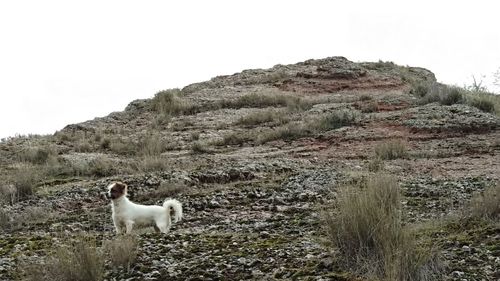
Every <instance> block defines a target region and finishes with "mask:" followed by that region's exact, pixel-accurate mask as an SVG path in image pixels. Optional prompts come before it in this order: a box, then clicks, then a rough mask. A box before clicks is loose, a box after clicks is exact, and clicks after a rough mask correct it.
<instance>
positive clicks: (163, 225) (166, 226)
mask: <svg viewBox="0 0 500 281" xmlns="http://www.w3.org/2000/svg"><path fill="white" fill-rule="evenodd" d="M156 226H157V227H158V228H159V229H160V231H161V232H162V233H168V231H169V230H170V221H169V220H167V221H156Z"/></svg>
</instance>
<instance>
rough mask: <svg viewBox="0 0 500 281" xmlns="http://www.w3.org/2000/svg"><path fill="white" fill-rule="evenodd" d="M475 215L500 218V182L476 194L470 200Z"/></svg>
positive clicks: (471, 212)
mask: <svg viewBox="0 0 500 281" xmlns="http://www.w3.org/2000/svg"><path fill="white" fill-rule="evenodd" d="M469 211H470V214H471V216H473V217H478V218H486V219H494V220H495V219H496V220H500V183H497V184H496V185H494V186H491V187H488V188H486V189H485V190H484V191H483V192H482V193H479V194H476V195H475V196H474V197H473V198H472V199H471V202H470V210H469Z"/></svg>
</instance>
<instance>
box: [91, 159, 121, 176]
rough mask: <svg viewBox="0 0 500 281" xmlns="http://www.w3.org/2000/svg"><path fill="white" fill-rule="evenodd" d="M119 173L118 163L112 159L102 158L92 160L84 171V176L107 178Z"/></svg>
mask: <svg viewBox="0 0 500 281" xmlns="http://www.w3.org/2000/svg"><path fill="white" fill-rule="evenodd" d="M117 172H118V169H117V168H116V163H114V162H113V161H112V160H111V159H109V158H107V157H105V156H101V157H97V158H95V159H93V160H91V161H90V162H89V163H88V164H87V165H85V168H84V169H83V170H82V174H83V175H86V176H97V177H106V176H111V175H114V174H116V173H117Z"/></svg>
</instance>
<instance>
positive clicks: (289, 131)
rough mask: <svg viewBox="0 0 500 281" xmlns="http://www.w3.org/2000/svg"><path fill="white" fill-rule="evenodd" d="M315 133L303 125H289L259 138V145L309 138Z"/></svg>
mask: <svg viewBox="0 0 500 281" xmlns="http://www.w3.org/2000/svg"><path fill="white" fill-rule="evenodd" d="M312 133H313V131H312V129H311V128H309V127H308V126H305V125H304V124H302V123H298V124H297V123H294V124H288V125H285V126H281V127H278V128H276V129H274V130H270V131H267V132H265V133H263V134H261V135H259V136H258V139H257V141H258V142H259V143H266V142H270V141H274V140H295V139H298V138H302V137H306V136H309V135H311V134H312Z"/></svg>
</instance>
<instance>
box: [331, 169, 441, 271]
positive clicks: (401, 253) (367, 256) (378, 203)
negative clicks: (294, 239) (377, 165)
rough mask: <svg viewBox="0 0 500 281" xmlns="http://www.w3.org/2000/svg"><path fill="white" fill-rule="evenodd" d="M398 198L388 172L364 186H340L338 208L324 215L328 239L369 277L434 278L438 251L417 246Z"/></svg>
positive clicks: (348, 264) (349, 264)
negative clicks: (403, 219) (403, 216)
mask: <svg viewBox="0 0 500 281" xmlns="http://www.w3.org/2000/svg"><path fill="white" fill-rule="evenodd" d="M400 200H401V195H400V191H399V186H398V184H397V182H396V179H394V178H392V177H389V176H386V175H377V176H374V177H372V178H369V179H368V180H367V181H366V182H365V183H364V184H363V186H361V188H360V187H359V186H345V187H343V188H341V189H340V190H339V192H338V195H337V200H336V204H335V207H336V208H335V209H330V210H327V211H326V212H325V214H324V218H325V228H326V234H327V238H328V242H330V243H331V244H332V245H333V246H334V247H335V248H336V249H337V250H338V251H339V253H340V256H341V257H340V260H341V261H342V262H343V263H344V266H346V267H349V268H355V269H356V270H357V271H358V273H361V274H364V275H367V277H369V278H373V277H376V278H382V279H383V280H435V279H433V278H435V277H436V276H435V275H436V274H438V272H437V267H436V264H435V255H434V254H433V252H432V251H431V249H425V248H419V247H417V241H416V238H415V236H414V234H413V233H412V232H411V231H410V229H409V228H408V227H405V226H403V222H402V207H401V201H400Z"/></svg>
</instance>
